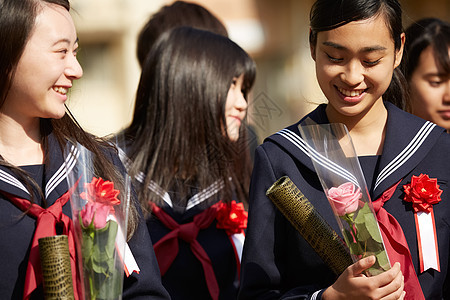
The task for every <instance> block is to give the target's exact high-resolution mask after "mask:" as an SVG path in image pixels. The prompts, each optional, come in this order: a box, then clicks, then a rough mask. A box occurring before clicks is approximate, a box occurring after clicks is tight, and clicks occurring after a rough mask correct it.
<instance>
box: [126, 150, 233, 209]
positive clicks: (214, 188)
mask: <svg viewBox="0 0 450 300" xmlns="http://www.w3.org/2000/svg"><path fill="white" fill-rule="evenodd" d="M118 149H119V157H120V160H121V161H122V163H123V164H124V165H125V167H126V168H127V169H128V168H129V167H130V166H131V160H130V159H129V158H128V157H127V155H126V154H125V152H124V151H123V150H122V149H121V148H118ZM145 177H146V176H145V174H144V172H142V171H141V172H139V174H137V175H136V176H135V177H134V178H135V179H136V180H137V181H138V182H140V183H144V181H145ZM224 186H225V184H224V182H223V180H217V181H215V182H213V183H212V184H211V185H210V186H209V187H207V188H206V189H204V190H202V191H200V192H199V193H197V194H195V195H194V196H192V198H190V199H189V200H188V202H187V205H186V211H187V210H189V209H191V208H193V207H195V206H196V205H198V204H200V203H202V202H203V201H205V200H207V199H209V198H211V197H212V196H214V195H215V194H217V193H218V192H219V191H220V190H221V189H223V187H224ZM147 188H148V189H149V190H151V191H152V192H154V193H155V194H156V195H158V196H159V197H161V199H163V200H164V202H166V203H167V205H169V206H170V207H173V202H172V199H171V198H170V195H169V193H167V192H166V191H165V190H164V189H163V188H162V187H160V186H159V185H158V184H157V183H156V182H154V181H153V180H150V183H149V184H148V186H147Z"/></svg>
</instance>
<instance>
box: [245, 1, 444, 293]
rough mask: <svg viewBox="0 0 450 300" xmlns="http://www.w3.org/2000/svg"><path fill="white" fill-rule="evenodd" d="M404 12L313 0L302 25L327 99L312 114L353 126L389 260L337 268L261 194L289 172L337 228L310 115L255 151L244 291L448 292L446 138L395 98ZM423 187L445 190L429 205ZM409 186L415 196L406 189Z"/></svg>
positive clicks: (389, 6) (384, 4)
mask: <svg viewBox="0 0 450 300" xmlns="http://www.w3.org/2000/svg"><path fill="white" fill-rule="evenodd" d="M401 16H402V10H401V7H400V4H399V3H398V2H397V0H317V1H316V2H315V3H314V5H313V7H312V9H311V14H310V18H311V19H310V25H311V31H310V36H309V40H310V48H311V56H312V58H313V60H314V61H315V66H316V76H317V80H318V82H319V85H320V88H321V90H322V92H323V93H324V95H325V96H326V98H327V100H328V103H327V104H323V105H319V107H318V108H317V109H316V110H314V111H313V112H312V113H310V114H309V115H308V116H307V117H309V118H311V119H312V120H314V121H315V122H316V123H320V124H324V123H343V124H344V125H346V127H347V128H348V130H349V133H350V136H351V138H352V140H353V144H354V147H355V150H356V153H357V155H358V159H359V161H360V164H361V167H362V170H363V173H364V176H365V180H366V182H367V185H368V190H369V194H370V197H371V199H372V201H373V203H374V207H375V206H376V207H377V209H376V213H377V218H378V221H379V223H380V224H382V226H381V225H380V228H382V229H383V232H384V233H386V236H387V237H388V238H387V239H386V240H384V242H385V244H387V245H388V246H389V249H390V250H389V251H388V255H389V258H390V263H391V266H392V268H391V269H390V270H388V271H386V272H384V273H381V274H379V275H376V276H372V277H366V276H365V275H363V273H364V270H366V269H367V268H369V267H370V266H372V265H373V264H374V262H375V259H374V257H373V256H370V257H367V258H363V259H361V260H359V261H358V262H356V263H354V264H352V265H350V266H349V267H348V268H347V269H346V270H345V271H344V272H343V273H342V274H339V275H335V274H334V273H333V272H332V271H331V268H330V267H329V266H328V265H326V264H325V263H324V261H323V260H321V258H320V256H319V255H318V254H317V253H316V252H315V251H314V250H313V248H312V247H311V246H310V245H309V244H308V243H307V241H306V239H304V238H303V237H302V236H301V235H300V234H299V232H297V231H296V230H295V228H294V227H293V226H292V225H291V223H290V222H289V221H288V220H287V219H286V218H285V217H284V215H283V214H282V213H281V212H280V211H279V210H278V209H277V208H276V207H275V205H274V204H273V203H272V202H271V200H270V199H269V198H268V197H267V196H266V191H267V190H268V189H269V187H271V186H272V184H273V183H274V182H275V181H276V180H277V179H279V178H281V177H282V176H288V177H290V179H291V180H292V181H293V182H294V183H295V185H296V186H297V187H298V188H299V189H300V190H301V191H302V193H303V194H304V195H305V196H306V198H307V199H309V201H310V202H311V203H312V204H313V205H314V207H315V209H316V210H317V211H318V213H319V214H320V215H321V216H322V217H323V218H324V219H325V220H327V222H328V223H329V225H330V226H331V227H332V228H333V229H334V230H335V231H336V232H340V229H339V226H338V224H337V222H336V219H335V217H334V213H333V211H332V209H331V207H330V205H329V203H328V200H327V198H326V196H325V193H324V192H323V189H322V187H321V184H320V181H319V178H318V177H317V174H316V173H315V170H314V167H313V164H312V162H311V158H310V157H309V152H308V151H307V150H306V149H305V147H304V145H305V141H304V139H303V137H302V136H301V134H300V132H299V129H298V125H299V124H300V123H301V122H302V121H303V120H304V119H305V118H306V117H305V118H303V119H302V120H300V121H299V122H298V123H296V124H294V125H292V126H290V127H288V128H286V129H284V130H282V131H280V132H278V133H277V134H274V135H272V136H270V137H268V138H267V139H266V140H265V142H264V143H263V144H262V145H261V146H260V147H258V149H257V151H256V159H255V165H254V169H253V174H252V181H251V186H250V198H249V223H248V230H247V235H246V242H245V246H244V254H243V262H242V272H241V290H240V293H239V299H321V298H323V299H404V298H405V299H442V298H448V297H450V289H449V286H450V276H449V269H448V267H449V255H448V253H449V251H450V226H449V222H448V220H449V217H450V195H449V194H448V182H449V180H450V171H449V170H450V161H449V160H448V159H447V158H446V157H447V155H448V153H449V151H450V139H449V136H448V135H447V134H446V133H445V132H444V130H443V129H442V128H438V127H437V126H435V125H434V124H432V123H430V122H426V121H425V120H423V119H420V118H417V117H415V116H413V115H410V114H408V113H406V112H404V111H403V110H401V109H400V108H405V104H406V103H407V100H408V99H407V97H406V93H404V92H405V91H406V89H405V88H404V86H405V80H404V78H403V76H402V74H401V72H400V71H399V69H398V68H397V67H398V66H399V64H400V62H401V59H402V53H403V45H404V42H405V35H404V33H403V31H402V18H401ZM425 175H427V176H425ZM419 186H421V187H422V188H419ZM428 187H430V190H437V189H439V192H438V193H441V191H442V193H441V194H440V198H439V197H438V199H439V200H441V201H436V202H434V205H429V206H433V207H434V210H433V211H434V215H433V214H432V213H430V211H422V210H421V209H420V208H419V206H420V205H419V203H420V204H422V205H424V206H427V207H428V205H425V204H426V203H427V200H428V198H427V195H428V194H429V193H427V190H428ZM431 187H432V188H433V189H431ZM411 190H415V191H417V192H415V194H414V195H415V196H414V197H416V198H414V201H417V202H418V203H414V204H413V203H411V202H410V201H411V199H410V198H408V197H406V195H405V194H408V195H410V191H411ZM422 195H423V196H422ZM424 217H425V218H426V219H427V220H432V221H433V222H434V223H435V231H434V232H433V229H432V227H431V234H429V233H430V231H429V230H428V229H423V226H422V225H421V224H419V223H420V222H421V221H420V220H423V218H424ZM430 224H431V223H430ZM433 233H434V235H433ZM433 236H434V237H433ZM420 237H422V240H423V239H425V237H432V238H431V241H432V242H430V243H428V244H427V245H426V246H432V247H430V248H427V247H425V248H424V247H423V245H422V244H421V243H420V242H419V241H420ZM433 239H434V240H433Z"/></svg>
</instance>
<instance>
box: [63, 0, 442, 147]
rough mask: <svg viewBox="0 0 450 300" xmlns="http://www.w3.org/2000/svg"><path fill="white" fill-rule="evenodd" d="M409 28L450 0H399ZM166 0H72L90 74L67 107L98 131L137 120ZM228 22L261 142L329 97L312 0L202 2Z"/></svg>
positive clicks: (77, 86) (103, 132) (439, 11)
mask: <svg viewBox="0 0 450 300" xmlns="http://www.w3.org/2000/svg"><path fill="white" fill-rule="evenodd" d="M400 1H401V4H402V7H403V10H404V16H403V23H404V27H405V28H406V27H407V26H408V25H409V24H410V23H411V22H413V21H414V20H417V19H419V18H422V17H430V16H433V17H438V18H442V19H444V20H446V21H449V19H450V1H449V0H429V1H423V0H400ZM172 2H173V1H164V0H95V1H92V0H71V4H72V8H73V11H72V16H73V18H74V20H75V25H76V27H77V31H78V37H79V39H80V51H79V56H78V58H79V60H80V63H81V65H82V67H83V69H84V76H83V78H82V79H80V80H79V81H78V82H76V83H75V85H74V87H73V88H72V91H71V95H70V100H69V103H68V105H69V107H70V109H71V111H72V112H73V114H74V115H75V117H76V119H77V120H78V121H79V123H80V124H81V125H82V126H83V127H84V128H85V129H86V130H87V131H89V132H91V133H94V134H96V135H99V136H105V135H108V134H111V133H115V132H117V131H119V130H120V129H122V128H124V127H125V126H127V125H128V124H129V122H130V121H131V117H132V114H133V109H134V96H135V92H136V88H137V85H138V82H139V76H140V68H139V64H138V62H137V58H136V40H137V35H138V33H139V31H140V29H141V28H142V26H143V25H144V24H145V23H146V22H147V20H148V18H149V17H150V16H151V15H152V14H153V13H155V12H156V11H158V10H159V9H160V8H161V7H162V6H164V5H167V4H171V3H172ZM189 2H194V3H197V4H200V5H202V6H204V7H205V8H206V9H208V10H209V11H210V12H212V13H213V14H214V15H215V16H217V17H218V18H219V19H220V20H221V21H222V22H223V23H224V24H225V26H226V27H227V29H228V32H229V37H230V38H231V39H232V40H233V41H235V42H236V43H237V44H239V45H240V46H241V47H242V48H244V49H245V50H246V51H247V52H248V53H249V54H250V55H251V56H252V57H253V59H254V60H255V61H256V64H257V76H256V83H255V86H254V88H253V92H252V95H251V98H250V100H249V101H250V102H249V112H248V122H249V123H250V124H252V126H253V128H255V130H256V132H257V136H258V142H262V140H263V139H264V138H265V137H266V136H268V135H270V134H272V133H274V132H276V131H278V130H280V129H282V128H284V127H286V126H288V125H290V124H292V123H294V122H296V121H297V120H299V119H300V118H301V117H302V116H303V115H305V114H306V113H307V112H309V111H311V110H312V109H314V108H315V107H316V105H317V104H319V103H322V102H324V96H323V95H322V93H321V91H320V89H319V86H318V84H317V82H316V79H315V71H314V65H313V61H312V59H311V57H310V53H309V45H308V31H309V28H308V22H309V21H308V20H309V9H310V7H311V5H312V3H313V0H198V1H189Z"/></svg>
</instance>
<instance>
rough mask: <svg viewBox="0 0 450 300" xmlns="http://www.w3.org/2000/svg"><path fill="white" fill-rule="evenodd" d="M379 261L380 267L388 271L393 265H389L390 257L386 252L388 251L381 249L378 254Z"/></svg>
mask: <svg viewBox="0 0 450 300" xmlns="http://www.w3.org/2000/svg"><path fill="white" fill-rule="evenodd" d="M376 257H377V262H378V264H379V265H380V267H381V268H382V269H383V270H385V271H387V270H389V269H390V268H391V267H390V266H389V259H388V256H387V254H386V251H380V252H379V253H378V254H377V255H376Z"/></svg>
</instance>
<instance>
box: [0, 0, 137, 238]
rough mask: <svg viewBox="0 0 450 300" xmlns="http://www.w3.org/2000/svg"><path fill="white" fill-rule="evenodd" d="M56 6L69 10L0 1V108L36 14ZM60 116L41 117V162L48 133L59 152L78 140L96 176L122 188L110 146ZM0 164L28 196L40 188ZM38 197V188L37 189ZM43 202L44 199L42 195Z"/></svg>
mask: <svg viewBox="0 0 450 300" xmlns="http://www.w3.org/2000/svg"><path fill="white" fill-rule="evenodd" d="M48 4H51V5H59V6H62V7H64V8H65V9H66V10H67V11H69V10H70V4H69V1H68V0H19V1H18V0H0V40H1V41H2V42H1V43H0V110H1V108H2V107H3V104H4V103H5V100H6V98H7V96H8V93H9V90H10V88H11V82H12V80H13V78H14V75H15V70H16V68H17V65H18V63H19V60H20V58H21V56H22V54H23V52H24V49H25V47H26V44H27V42H28V40H29V38H30V36H31V34H32V31H33V28H34V25H35V19H36V16H37V15H38V13H39V10H40V9H42V6H43V5H48ZM66 110H67V113H66V114H65V115H64V116H63V117H62V118H61V119H41V122H40V123H41V128H40V129H41V136H42V141H41V143H42V145H43V148H44V155H45V157H44V161H45V163H46V164H48V163H49V161H50V160H51V157H48V150H49V149H48V146H47V145H48V141H47V139H48V135H49V134H50V133H53V134H54V135H55V137H56V139H57V140H58V143H59V146H60V148H61V151H64V148H65V145H66V143H67V142H68V141H70V142H72V143H80V144H81V145H83V146H84V147H86V148H87V149H88V150H90V151H92V152H93V153H94V155H95V161H94V168H95V170H96V173H97V175H98V176H102V177H103V178H105V179H109V180H111V181H113V182H114V183H115V185H116V186H118V187H119V189H121V190H123V179H122V178H123V176H121V175H120V173H119V171H118V170H117V168H116V167H115V166H114V165H113V163H112V162H111V160H110V159H108V158H107V156H106V155H107V154H106V153H107V152H108V151H111V150H112V149H113V148H112V146H110V144H108V143H107V142H106V141H104V140H102V139H99V138H96V137H94V136H93V135H91V134H88V133H87V132H85V131H84V130H83V129H82V128H81V126H80V125H79V124H78V123H77V122H76V120H75V119H74V118H73V117H72V115H71V114H70V112H69V110H68V109H67V107H66ZM0 165H2V166H5V167H7V168H9V169H10V170H11V171H12V172H14V173H15V174H16V175H17V176H19V177H20V179H21V180H22V181H23V182H24V184H25V185H26V186H27V189H28V190H29V191H30V194H31V195H34V194H35V193H34V192H33V190H38V191H40V188H39V187H38V185H37V184H36V182H34V180H33V179H32V178H31V177H30V176H29V175H28V174H27V173H26V172H24V171H23V170H22V169H20V168H19V167H17V166H14V165H12V164H10V163H8V162H7V161H5V160H4V159H3V158H1V159H0ZM39 194H40V195H41V196H42V194H43V193H42V191H40V192H39ZM43 200H44V203H45V199H44V198H43ZM128 221H129V222H128V238H131V236H132V235H133V233H134V231H135V230H136V228H137V222H138V213H137V210H136V207H135V206H134V205H130V214H129V218H128Z"/></svg>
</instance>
